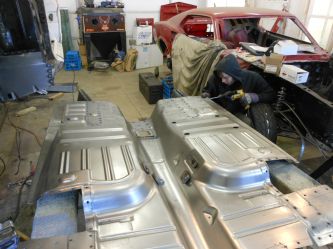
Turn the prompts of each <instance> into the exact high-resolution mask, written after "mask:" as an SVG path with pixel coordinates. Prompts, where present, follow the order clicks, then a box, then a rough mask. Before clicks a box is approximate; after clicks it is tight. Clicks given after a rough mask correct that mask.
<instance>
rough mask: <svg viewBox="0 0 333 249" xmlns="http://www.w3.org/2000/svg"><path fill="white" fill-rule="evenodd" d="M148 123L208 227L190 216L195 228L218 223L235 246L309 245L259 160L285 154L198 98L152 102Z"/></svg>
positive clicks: (304, 231) (304, 230) (301, 224)
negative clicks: (185, 179) (155, 107)
mask: <svg viewBox="0 0 333 249" xmlns="http://www.w3.org/2000/svg"><path fill="white" fill-rule="evenodd" d="M180 114H181V115H180ZM152 122H153V124H154V127H155V130H156V134H157V137H159V138H160V141H161V148H163V152H164V153H165V157H166V158H165V161H167V162H168V163H169V166H170V167H171V168H173V174H174V176H175V178H176V179H178V184H180V185H181V186H182V187H181V191H183V193H184V195H185V198H187V201H188V202H189V203H190V206H191V208H192V209H193V212H194V213H196V214H197V215H198V217H200V216H201V215H204V216H205V218H206V220H207V222H208V223H212V225H213V224H214V227H215V229H213V228H208V227H206V224H204V222H202V219H201V218H197V223H198V224H199V226H201V230H205V229H212V230H211V232H210V234H209V235H208V236H211V239H212V238H214V235H213V234H215V233H216V234H215V235H216V236H218V233H219V232H218V231H223V230H224V233H226V234H229V236H230V239H231V240H233V243H232V244H233V245H234V247H237V248H238V247H239V248H275V247H276V248H279V247H280V246H281V247H285V246H287V248H297V247H303V246H304V247H305V246H310V245H312V239H311V236H310V235H309V234H308V232H307V226H306V224H305V223H304V221H303V219H302V217H301V216H300V214H299V213H297V212H296V211H295V210H294V209H293V208H292V207H290V206H288V205H287V204H286V203H285V202H284V200H283V198H282V196H283V195H282V194H281V193H280V192H279V191H278V190H277V189H275V188H274V186H272V185H271V183H270V179H269V173H268V167H267V164H266V162H267V161H271V160H281V159H287V160H290V161H294V159H293V158H292V157H291V156H289V155H288V154H287V153H285V152H284V151H282V150H281V149H280V148H278V147H277V146H276V145H274V144H272V143H271V142H270V141H268V140H267V139H265V138H264V137H263V136H261V135H260V134H258V133H257V132H256V131H254V130H253V129H252V128H250V127H248V126H247V125H246V124H244V123H243V122H241V121H240V120H238V119H237V118H235V117H234V116H232V115H231V114H230V113H228V112H226V111H225V110H224V109H222V108H220V107H217V106H216V105H215V104H214V103H210V101H206V100H203V99H201V98H196V97H186V98H179V99H173V100H163V101H160V102H159V103H158V106H157V109H155V112H154V114H153V116H152ZM143 143H144V144H146V147H147V146H148V145H147V142H146V141H145V142H143ZM155 147H156V146H155ZM169 158H173V160H170V159H169ZM186 171H187V172H188V178H189V179H191V180H190V181H189V182H187V183H184V182H182V173H183V172H186ZM200 202H201V204H198V203H200ZM205 207H206V208H205ZM203 210H208V211H207V212H206V213H205V211H204V213H202V212H203ZM200 213H201V215H199V214H200ZM286 234H290V235H292V236H285V235H286ZM206 236H207V235H206ZM216 236H215V238H216ZM227 247H228V246H227V245H226V248H227ZM211 248H214V247H211ZM228 248H229V247H228Z"/></svg>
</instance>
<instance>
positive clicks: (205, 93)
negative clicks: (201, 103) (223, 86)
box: [201, 92, 210, 98]
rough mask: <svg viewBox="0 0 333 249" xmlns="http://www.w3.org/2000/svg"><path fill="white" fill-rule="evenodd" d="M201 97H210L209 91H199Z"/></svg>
mask: <svg viewBox="0 0 333 249" xmlns="http://www.w3.org/2000/svg"><path fill="white" fill-rule="evenodd" d="M201 98H210V93H208V92H203V93H201Z"/></svg>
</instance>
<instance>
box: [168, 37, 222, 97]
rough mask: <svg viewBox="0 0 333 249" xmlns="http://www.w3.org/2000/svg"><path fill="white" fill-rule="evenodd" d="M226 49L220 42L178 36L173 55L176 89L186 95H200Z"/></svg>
mask: <svg viewBox="0 0 333 249" xmlns="http://www.w3.org/2000/svg"><path fill="white" fill-rule="evenodd" d="M225 48H226V47H225V46H224V44H223V43H222V42H220V41H209V42H208V43H204V42H201V41H199V40H197V39H193V38H190V37H187V36H186V35H183V34H178V35H177V36H176V37H175V40H174V42H173V44H172V54H171V56H172V75H173V83H174V87H175V89H177V90H179V91H180V92H182V93H184V94H185V95H200V93H201V90H202V89H203V88H204V86H205V85H206V82H207V80H208V77H209V76H210V75H211V73H212V72H213V69H214V67H215V65H216V63H217V62H218V61H219V58H220V53H221V52H222V50H223V49H225Z"/></svg>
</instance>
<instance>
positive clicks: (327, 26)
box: [306, 0, 333, 51]
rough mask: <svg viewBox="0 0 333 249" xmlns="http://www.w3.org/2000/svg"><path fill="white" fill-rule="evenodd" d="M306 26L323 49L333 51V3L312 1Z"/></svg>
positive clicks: (321, 0)
mask: <svg viewBox="0 0 333 249" xmlns="http://www.w3.org/2000/svg"><path fill="white" fill-rule="evenodd" d="M306 26H307V28H308V30H309V32H310V33H311V35H312V36H313V37H314V38H315V39H316V41H317V42H318V43H319V45H320V46H321V47H323V48H325V49H327V50H329V51H330V50H332V48H333V1H332V0H311V2H310V7H309V15H308V19H307V25H306Z"/></svg>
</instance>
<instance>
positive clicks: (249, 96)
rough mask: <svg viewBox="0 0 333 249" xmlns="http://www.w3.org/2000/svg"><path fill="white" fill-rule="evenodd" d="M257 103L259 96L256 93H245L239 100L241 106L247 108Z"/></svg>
mask: <svg viewBox="0 0 333 249" xmlns="http://www.w3.org/2000/svg"><path fill="white" fill-rule="evenodd" d="M258 101H259V96H258V94H256V93H245V94H244V96H243V97H241V99H240V103H241V104H242V106H244V107H245V106H248V105H250V104H252V103H257V102H258Z"/></svg>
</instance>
